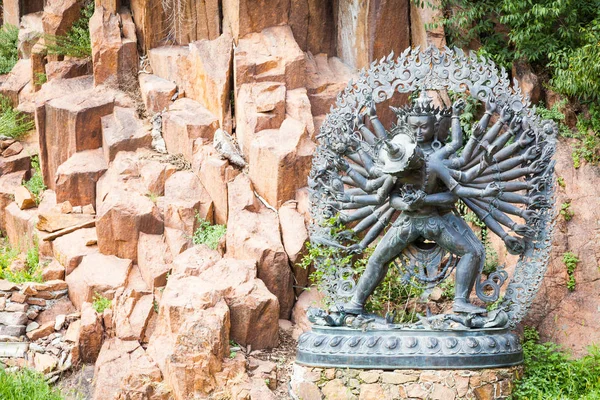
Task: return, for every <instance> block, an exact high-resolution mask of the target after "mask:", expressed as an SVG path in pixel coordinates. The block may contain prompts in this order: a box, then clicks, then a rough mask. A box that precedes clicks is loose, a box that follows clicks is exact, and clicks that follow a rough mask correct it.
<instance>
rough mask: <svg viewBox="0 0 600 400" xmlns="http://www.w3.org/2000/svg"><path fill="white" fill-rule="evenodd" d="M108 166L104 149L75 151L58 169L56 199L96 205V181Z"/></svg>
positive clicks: (82, 204)
mask: <svg viewBox="0 0 600 400" xmlns="http://www.w3.org/2000/svg"><path fill="white" fill-rule="evenodd" d="M104 118H106V117H104ZM107 168H108V165H107V163H106V161H105V159H104V155H103V152H102V149H96V150H87V151H81V152H78V153H75V154H74V155H72V156H71V157H69V159H68V160H67V161H65V162H64V163H62V164H61V165H60V166H59V167H58V169H57V170H56V186H55V192H56V201H57V202H59V203H62V202H65V201H68V202H69V203H71V205H72V206H86V205H88V204H91V205H92V206H94V207H96V182H98V179H100V177H101V176H102V175H103V174H104V172H105V171H106V169H107Z"/></svg>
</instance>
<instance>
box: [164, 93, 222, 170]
mask: <svg viewBox="0 0 600 400" xmlns="http://www.w3.org/2000/svg"><path fill="white" fill-rule="evenodd" d="M218 128H219V120H218V119H217V117H216V116H215V115H214V114H213V113H211V112H210V111H208V110H207V109H206V108H205V107H204V106H202V104H200V103H198V102H197V101H194V100H191V99H187V98H183V99H179V100H177V101H176V102H175V103H173V105H172V106H171V107H170V108H169V111H168V112H166V113H163V138H164V139H165V142H166V143H167V150H168V151H169V153H171V154H178V153H181V154H183V155H184V157H185V158H186V160H188V161H190V162H191V161H192V150H193V148H194V141H195V140H196V139H203V140H204V141H212V139H213V136H214V134H215V131H216V130H217V129H218Z"/></svg>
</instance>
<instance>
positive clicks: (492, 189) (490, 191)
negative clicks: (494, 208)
mask: <svg viewBox="0 0 600 400" xmlns="http://www.w3.org/2000/svg"><path fill="white" fill-rule="evenodd" d="M501 190H502V188H501V187H500V185H498V184H497V183H496V182H490V183H489V184H488V185H487V186H486V187H485V189H483V191H482V195H481V197H496V196H498V195H499V194H500V191H501Z"/></svg>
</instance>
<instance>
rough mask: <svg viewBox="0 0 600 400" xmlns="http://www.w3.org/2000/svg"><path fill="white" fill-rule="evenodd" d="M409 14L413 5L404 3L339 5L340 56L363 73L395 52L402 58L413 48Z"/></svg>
mask: <svg viewBox="0 0 600 400" xmlns="http://www.w3.org/2000/svg"><path fill="white" fill-rule="evenodd" d="M409 14H410V4H409V3H408V2H405V1H401V0H383V1H379V2H377V3H365V2H361V1H358V0H341V1H339V2H338V3H337V10H336V12H335V15H336V16H337V21H336V22H335V24H336V26H337V27H338V30H337V54H338V56H339V57H340V58H341V59H342V60H344V62H345V63H347V64H348V65H350V66H351V67H353V68H359V69H360V68H363V67H368V66H369V64H370V63H371V62H372V61H374V60H378V59H380V58H381V57H386V56H387V55H388V54H389V53H390V52H391V51H392V50H393V51H394V53H395V54H400V53H401V52H402V51H404V49H406V48H407V47H409V46H410V18H409Z"/></svg>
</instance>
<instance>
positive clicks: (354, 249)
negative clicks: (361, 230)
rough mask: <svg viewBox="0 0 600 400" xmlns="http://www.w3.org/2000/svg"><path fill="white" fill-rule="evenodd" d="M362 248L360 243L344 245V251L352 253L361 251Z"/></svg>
mask: <svg viewBox="0 0 600 400" xmlns="http://www.w3.org/2000/svg"><path fill="white" fill-rule="evenodd" d="M363 250H364V248H363V247H362V246H361V245H360V243H355V244H353V245H352V246H348V247H346V251H347V252H349V253H353V254H360V253H362V252H363Z"/></svg>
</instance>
